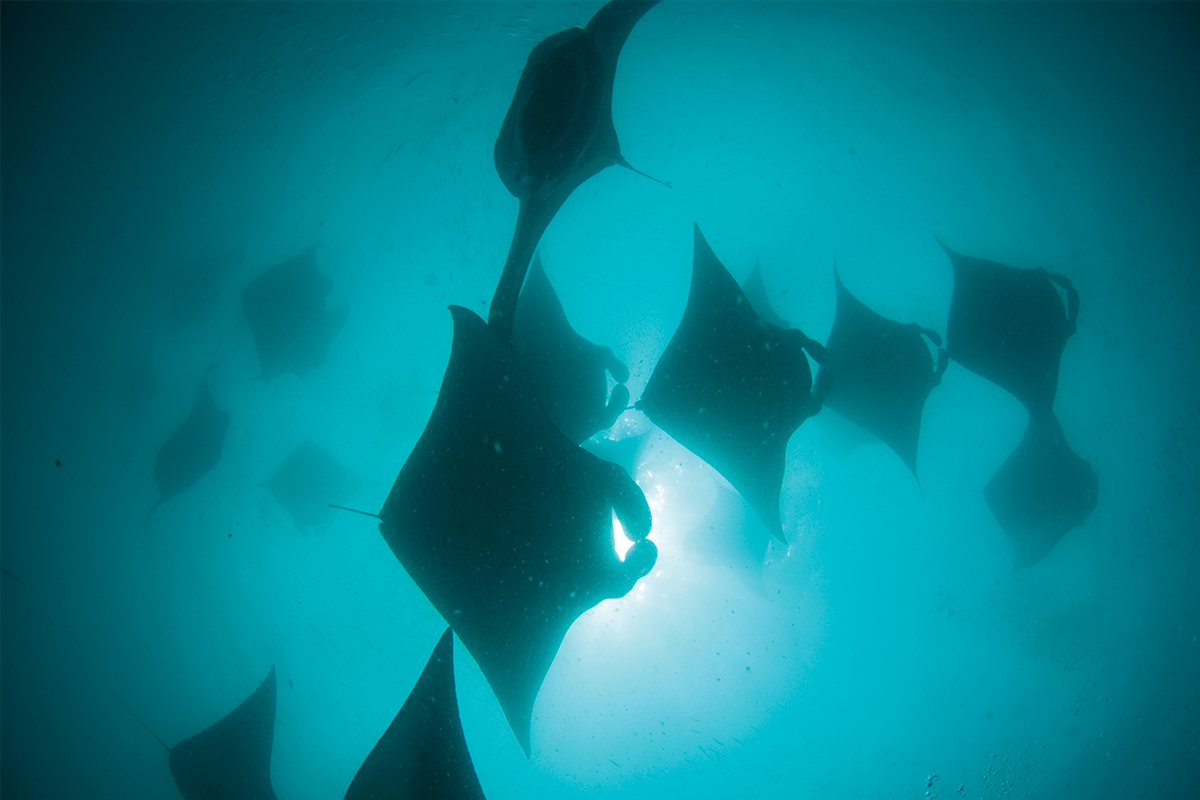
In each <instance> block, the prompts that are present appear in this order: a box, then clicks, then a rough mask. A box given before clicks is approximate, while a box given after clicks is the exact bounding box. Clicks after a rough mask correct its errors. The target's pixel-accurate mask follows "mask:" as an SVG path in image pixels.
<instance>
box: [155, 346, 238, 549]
mask: <svg viewBox="0 0 1200 800" xmlns="http://www.w3.org/2000/svg"><path fill="white" fill-rule="evenodd" d="M213 369H214V367H213V366H212V365H210V366H209V367H208V369H206V370H205V371H204V377H203V378H202V379H201V382H200V390H199V391H198V392H196V400H195V402H193V403H192V410H191V412H190V413H189V414H188V416H187V419H185V420H184V421H183V422H181V423H180V424H179V427H178V428H176V429H175V430H174V431H173V432H172V433H171V435H170V436H169V437H168V438H167V441H166V442H165V443H164V444H163V446H162V447H160V448H159V450H158V458H157V459H156V460H155V462H154V481H155V483H156V484H158V500H157V501H156V502H155V503H154V505H153V506H151V507H150V511H148V512H147V513H146V521H145V523H144V525H143V528H147V527H149V526H150V517H151V515H152V514H154V512H155V510H156V509H157V508H158V507H159V506H160V505H162V504H163V503H165V502H166V501H167V500H170V499H171V498H172V497H174V496H175V495H177V494H180V493H181V492H184V491H186V490H187V489H189V488H191V486H192V484H194V483H195V482H196V481H198V480H200V479H201V478H202V477H204V476H205V475H206V474H208V473H209V472H211V471H212V469H213V468H214V467H216V466H217V464H219V463H220V462H221V450H222V449H223V447H224V445H225V433H226V432H227V431H228V430H229V414H228V412H225V411H221V410H220V409H218V408H217V407H216V406H215V405H214V404H213V399H212V394H211V393H210V392H209V390H208V374H209V373H210V372H212V371H213Z"/></svg>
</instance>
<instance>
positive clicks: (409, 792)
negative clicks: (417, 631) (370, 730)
mask: <svg viewBox="0 0 1200 800" xmlns="http://www.w3.org/2000/svg"><path fill="white" fill-rule="evenodd" d="M388 798H395V800H401V798H438V800H483V788H482V787H481V786H480V785H479V777H478V776H477V775H476V774H475V765H474V764H472V763H471V754H470V752H468V750H467V740H466V737H464V736H463V729H462V721H461V719H460V718H459V716H458V697H457V695H456V694H455V691H454V633H453V632H452V631H451V629H450V628H447V629H446V632H445V633H443V634H442V638H441V639H440V640H439V641H438V643H437V647H435V648H434V649H433V654H432V655H431V656H430V657H429V662H428V663H427V664H426V665H425V670H424V671H423V672H422V673H421V677H420V678H419V679H418V680H417V684H416V686H414V687H413V690H412V692H411V693H409V695H408V699H407V700H405V701H404V705H403V706H402V707H401V708H400V712H399V713H398V714H396V718H395V719H394V720H392V724H391V725H389V726H388V729H387V730H386V731H384V733H383V736H381V737H380V738H379V742H378V743H377V744H376V745H375V747H374V748H373V749H372V750H371V753H370V754H369V755H368V756H367V758H366V760H365V761H363V763H362V766H361V767H359V769H358V773H357V774H356V775H355V776H354V780H353V781H351V783H350V788H349V789H347V790H346V800H388Z"/></svg>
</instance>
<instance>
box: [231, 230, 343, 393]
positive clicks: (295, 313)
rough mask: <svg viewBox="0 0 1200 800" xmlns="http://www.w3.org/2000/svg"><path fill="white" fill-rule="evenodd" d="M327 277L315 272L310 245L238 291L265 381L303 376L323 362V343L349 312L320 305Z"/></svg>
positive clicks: (328, 287) (329, 286)
mask: <svg viewBox="0 0 1200 800" xmlns="http://www.w3.org/2000/svg"><path fill="white" fill-rule="evenodd" d="M331 289H333V281H331V280H329V278H327V277H326V276H324V275H322V274H321V273H320V272H318V271H317V259H316V254H315V251H314V249H313V248H309V249H308V250H306V251H304V253H302V254H301V255H298V256H296V257H295V258H292V259H289V260H287V261H284V262H283V263H282V264H277V265H275V266H274V267H271V268H270V269H269V270H267V271H266V272H264V273H263V274H262V275H259V276H258V277H257V278H255V279H254V280H252V281H250V283H249V284H247V286H246V288H245V289H243V290H242V311H244V312H245V314H246V322H248V323H249V324H250V332H251V333H252V334H254V344H255V346H256V347H257V348H258V363H259V365H260V366H261V367H262V377H263V378H264V379H266V380H270V379H271V378H274V377H275V376H276V375H282V374H284V373H285V372H290V373H292V374H293V375H295V376H296V377H297V378H303V377H304V376H305V375H307V374H308V373H309V372H311V371H312V370H314V369H316V368H317V367H319V366H321V365H322V364H324V363H325V359H327V358H328V357H329V343H330V342H331V341H332V340H333V337H334V336H335V335H336V334H337V332H338V331H340V330H341V329H342V325H344V324H345V323H346V317H347V316H348V315H349V313H350V307H349V306H339V307H338V308H333V309H327V308H325V295H327V294H329V292H330V290H331Z"/></svg>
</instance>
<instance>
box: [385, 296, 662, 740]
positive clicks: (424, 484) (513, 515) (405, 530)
mask: <svg viewBox="0 0 1200 800" xmlns="http://www.w3.org/2000/svg"><path fill="white" fill-rule="evenodd" d="M450 313H451V317H452V319H453V322H454V335H453V339H452V343H451V349H450V363H449V364H448V365H447V367H446V374H445V376H444V378H443V380H442V386H441V391H440V392H439V394H438V399H437V403H436V404H435V406H434V409H433V413H432V415H431V416H430V419H429V422H428V424H427V425H426V427H425V431H424V432H423V433H422V434H421V437H420V439H419V440H418V441H417V444H416V446H415V447H414V448H413V450H412V453H411V454H410V455H409V457H408V460H407V461H406V462H405V463H404V466H403V467H402V468H401V470H400V474H399V475H398V476H397V478H396V482H395V484H394V485H393V487H392V490H391V492H390V494H389V495H388V498H387V500H386V502H385V503H384V506H383V509H382V510H381V511H380V513H379V515H378V516H379V519H380V525H379V531H380V533H381V534H382V535H383V538H384V540H385V541H386V542H387V544H388V546H389V547H391V549H392V552H393V553H394V554H395V555H396V557H397V558H398V559H399V561H400V563H401V564H402V565H403V566H404V568H405V570H406V571H407V572H408V574H409V575H410V576H411V577H412V579H413V580H414V581H415V582H416V584H417V586H418V587H419V588H420V589H421V591H422V592H424V593H425V596H426V597H427V598H429V600H430V602H431V603H433V606H434V607H435V608H436V609H437V610H438V611H439V612H440V613H441V615H442V616H443V617H444V618H445V619H446V622H447V623H448V624H449V625H450V627H451V628H453V629H454V632H455V633H456V634H458V637H459V639H460V640H461V641H462V643H463V645H464V646H465V647H466V648H467V650H468V651H470V653H471V655H472V656H473V657H474V658H475V661H476V662H477V663H478V664H479V667H480V669H481V670H482V671H483V675H484V677H485V678H486V679H487V681H488V684H489V685H490V686H491V687H492V690H493V691H494V692H495V694H496V698H497V700H499V702H500V707H501V709H502V710H503V711H504V715H505V717H506V718H507V720H508V723H509V725H510V727H511V728H512V730H513V733H514V735H515V736H516V737H517V741H518V742H519V743H520V745H521V749H522V750H523V751H524V752H525V755H526V756H527V757H528V756H529V754H530V723H531V719H532V714H533V704H534V700H535V699H536V697H537V693H538V689H539V688H540V687H541V684H542V680H543V679H544V678H545V675H546V671H547V670H548V669H549V668H550V663H551V662H552V661H553V660H554V656H555V653H557V651H558V647H559V645H560V643H561V642H562V639H563V636H564V635H565V634H566V632H567V629H568V628H569V627H570V626H571V624H572V623H573V622H574V621H575V619H576V618H577V617H579V615H580V614H582V613H583V612H584V611H587V610H588V609H589V608H591V607H592V606H594V605H596V604H597V603H599V602H600V601H602V600H605V599H608V598H616V597H622V596H623V595H625V594H626V593H627V592H628V591H629V590H630V589H631V588H632V587H633V585H634V584H635V583H636V582H637V581H638V580H639V579H640V578H641V577H642V576H644V575H646V574H647V573H648V572H649V571H650V569H651V567H652V566H653V565H654V562H655V559H656V558H657V552H658V551H657V549H656V548H655V546H654V544H653V543H652V542H650V541H649V540H648V539H647V538H646V537H647V535H648V534H649V533H650V525H651V518H650V508H649V506H648V505H647V503H646V498H645V496H644V495H643V494H642V491H641V489H639V488H638V485H637V484H636V483H634V481H633V479H632V478H630V477H629V474H628V473H627V472H626V471H625V470H623V469H621V468H620V467H618V466H616V465H615V464H611V463H609V462H607V461H603V460H601V459H599V458H597V457H596V456H593V455H591V454H590V453H588V452H586V451H585V450H582V449H581V448H579V447H578V446H577V445H575V444H574V443H572V442H571V441H570V440H568V439H567V438H566V437H565V436H563V434H562V433H561V432H560V431H559V430H558V428H557V427H555V425H554V423H553V422H552V421H551V419H550V418H549V417H548V416H547V415H546V412H545V410H544V409H543V407H542V404H541V403H540V402H539V401H538V398H537V394H536V392H535V391H534V388H533V385H532V383H531V381H530V380H529V379H528V378H527V377H526V376H525V374H524V372H523V371H522V370H521V369H520V368H519V367H518V365H517V363H516V360H515V358H514V356H513V353H512V351H511V350H510V349H509V347H508V346H507V345H506V343H505V342H503V341H501V340H500V338H499V337H497V336H496V334H495V333H494V332H493V331H492V330H491V328H490V327H489V326H488V325H487V324H486V323H484V321H483V320H482V319H480V318H479V317H478V316H477V315H475V314H474V313H473V312H471V311H468V310H467V309H465V308H461V307H459V306H451V307H450ZM614 512H615V513H616V516H617V518H618V519H619V520H620V522H621V524H622V525H623V526H624V529H625V533H626V535H627V536H628V537H629V538H630V539H632V540H633V541H634V544H633V546H632V547H631V548H630V549H629V550H628V551H627V552H626V554H625V558H624V560H622V559H620V558H619V557H618V556H617V554H616V551H615V549H614V545H613V522H612V520H613V514H614Z"/></svg>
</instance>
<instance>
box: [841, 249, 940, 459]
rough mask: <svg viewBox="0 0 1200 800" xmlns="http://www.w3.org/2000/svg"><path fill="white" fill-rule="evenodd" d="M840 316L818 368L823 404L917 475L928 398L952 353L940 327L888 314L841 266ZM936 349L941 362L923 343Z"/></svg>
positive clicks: (938, 381)
mask: <svg viewBox="0 0 1200 800" xmlns="http://www.w3.org/2000/svg"><path fill="white" fill-rule="evenodd" d="M833 279H834V282H835V283H836V284H837V316H836V317H835V318H834V321H833V330H831V331H830V332H829V340H828V341H827V342H826V343H825V349H826V350H827V351H828V352H829V363H828V364H825V365H823V366H822V367H821V369H820V371H819V372H818V373H817V387H818V389H817V392H818V393H820V394H824V396H825V405H827V406H829V407H830V408H832V409H833V410H834V411H836V412H838V413H839V414H841V415H842V416H844V417H846V418H847V419H849V420H850V421H851V422H854V423H856V424H858V425H860V426H862V427H863V428H865V429H866V430H868V431H870V432H871V433H873V434H874V435H875V436H878V437H879V439H880V440H882V441H883V442H884V444H886V445H887V446H888V447H890V448H892V450H893V451H894V452H895V453H896V455H898V456H900V460H901V461H903V462H904V464H905V465H906V466H907V467H908V469H909V470H910V471H911V472H912V474H913V477H914V478H916V477H917V442H918V440H919V438H920V434H921V413H922V411H923V410H924V408H925V400H926V398H927V397H929V393H930V392H931V391H932V390H933V388H934V387H935V386H937V385H938V384H939V383H941V380H942V373H944V372H945V371H946V365H947V363H948V358H947V356H946V351H945V350H943V349H941V345H942V337H941V336H939V335H938V334H937V332H936V331H933V330H930V329H929V328H922V327H920V326H919V325H916V324H915V323H908V324H905V323H901V322H896V321H894V320H890V319H888V318H886V317H884V316H882V315H880V314H877V313H876V312H875V311H872V310H871V309H870V308H868V307H867V306H866V305H865V304H864V303H863V302H862V301H861V300H859V299H858V298H857V297H855V296H854V295H853V294H851V293H850V290H848V289H847V288H846V285H845V284H844V283H842V278H841V275H839V274H838V271H837V266H836V265H835V266H834V270H833ZM926 339H928V340H929V341H930V342H932V343H933V345H934V346H935V347H937V348H939V349H938V359H937V364H936V365H935V364H934V362H933V357H932V356H931V355H930V354H929V347H928V346H927V345H926V344H925V340H926Z"/></svg>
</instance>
